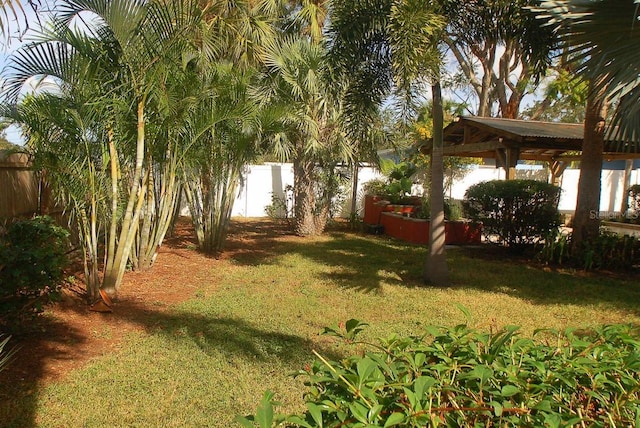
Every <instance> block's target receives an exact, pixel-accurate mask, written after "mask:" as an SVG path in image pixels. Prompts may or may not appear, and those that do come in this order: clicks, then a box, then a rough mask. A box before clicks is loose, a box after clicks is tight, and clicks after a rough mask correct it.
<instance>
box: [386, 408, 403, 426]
mask: <svg viewBox="0 0 640 428" xmlns="http://www.w3.org/2000/svg"><path fill="white" fill-rule="evenodd" d="M404 420H405V415H404V414H403V413H399V412H395V413H391V415H389V417H388V418H387V421H386V422H385V423H384V428H387V427H392V426H394V425H399V424H401V423H403V422H404Z"/></svg>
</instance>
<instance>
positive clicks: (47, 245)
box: [0, 217, 69, 328]
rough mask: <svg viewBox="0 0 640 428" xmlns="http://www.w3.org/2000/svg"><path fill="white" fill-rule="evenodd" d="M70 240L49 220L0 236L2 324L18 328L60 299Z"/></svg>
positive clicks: (24, 224) (24, 223)
mask: <svg viewBox="0 0 640 428" xmlns="http://www.w3.org/2000/svg"><path fill="white" fill-rule="evenodd" d="M68 236H69V233H68V232H67V231H66V230H65V229H63V228H61V227H59V226H57V225H55V224H54V222H53V220H52V219H51V218H49V217H35V218H33V219H31V220H22V221H18V222H15V223H12V224H10V225H9V226H8V227H7V230H6V232H5V233H4V234H3V235H1V236H0V324H4V325H5V326H6V327H7V328H8V327H10V326H12V327H19V326H20V325H22V324H23V323H24V322H25V321H27V320H29V319H32V318H33V317H34V316H36V315H37V314H38V313H40V312H42V310H43V308H44V306H45V305H46V304H48V303H50V302H51V301H52V300H53V299H55V298H57V297H58V295H59V284H60V282H61V280H62V277H63V269H64V267H65V266H66V264H67V257H66V251H67V249H68Z"/></svg>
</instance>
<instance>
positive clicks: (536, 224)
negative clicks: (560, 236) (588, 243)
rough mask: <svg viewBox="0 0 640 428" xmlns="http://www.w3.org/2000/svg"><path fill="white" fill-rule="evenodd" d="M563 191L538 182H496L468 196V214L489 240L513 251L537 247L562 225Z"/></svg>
mask: <svg viewBox="0 0 640 428" xmlns="http://www.w3.org/2000/svg"><path fill="white" fill-rule="evenodd" d="M559 199H560V188H559V187H557V186H554V185H552V184H549V183H544V182H541V181H536V180H508V181H503V180H493V181H485V182H482V183H478V184H475V185H473V186H471V187H469V189H467V192H466V193H465V198H464V201H463V202H462V206H463V210H464V215H465V216H466V217H467V218H469V219H471V220H472V221H474V222H481V223H482V225H483V231H484V233H485V235H487V237H488V238H493V237H497V241H498V242H499V243H502V244H504V245H506V246H508V247H510V248H513V249H518V248H522V247H524V246H528V245H531V244H534V243H536V242H538V241H540V240H542V239H544V237H546V236H548V235H549V234H550V233H552V232H553V231H554V230H557V228H558V226H559V225H560V213H559V212H558V201H559Z"/></svg>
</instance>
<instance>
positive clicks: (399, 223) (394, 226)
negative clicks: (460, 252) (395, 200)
mask: <svg viewBox="0 0 640 428" xmlns="http://www.w3.org/2000/svg"><path fill="white" fill-rule="evenodd" d="M430 223H431V222H430V221H429V220H424V219H420V218H410V217H406V216H403V215H400V214H396V213H391V212H383V213H382V214H381V216H380V224H381V225H382V226H383V227H384V233H385V235H388V236H392V237H394V238H397V239H401V240H403V241H405V242H412V243H414V244H427V243H429V226H430ZM444 233H445V242H446V243H447V244H451V245H464V244H479V243H480V242H481V238H482V226H481V225H479V224H473V223H470V222H466V221H447V222H445V225H444Z"/></svg>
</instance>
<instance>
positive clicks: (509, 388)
mask: <svg viewBox="0 0 640 428" xmlns="http://www.w3.org/2000/svg"><path fill="white" fill-rule="evenodd" d="M519 392H520V389H519V388H518V387H517V386H515V385H505V386H503V387H502V391H501V394H502V396H503V397H513V396H514V395H516V394H517V393H519Z"/></svg>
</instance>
